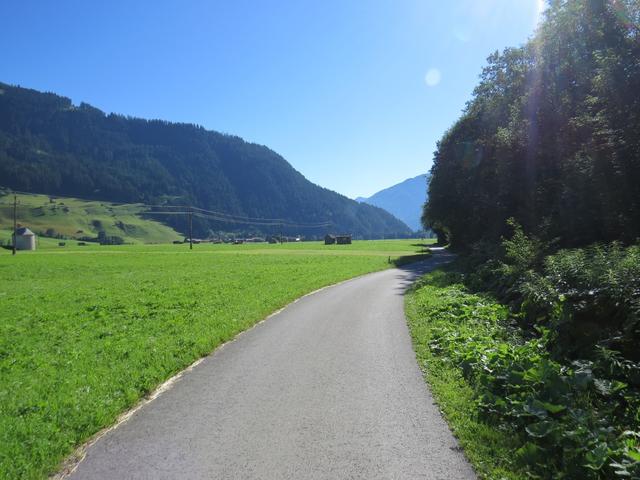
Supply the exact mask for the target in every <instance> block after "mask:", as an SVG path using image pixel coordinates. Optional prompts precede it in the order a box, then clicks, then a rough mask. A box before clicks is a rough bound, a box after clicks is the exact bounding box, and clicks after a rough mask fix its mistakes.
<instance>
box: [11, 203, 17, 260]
mask: <svg viewBox="0 0 640 480" xmlns="http://www.w3.org/2000/svg"><path fill="white" fill-rule="evenodd" d="M17 208H18V196H17V195H14V196H13V242H12V243H13V255H15V254H16V240H17V239H18V220H17V215H16V210H17Z"/></svg>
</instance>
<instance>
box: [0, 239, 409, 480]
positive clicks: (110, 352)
mask: <svg viewBox="0 0 640 480" xmlns="http://www.w3.org/2000/svg"><path fill="white" fill-rule="evenodd" d="M344 247H346V248H335V246H324V245H322V244H320V243H309V244H296V245H261V246H254V245H238V246H235V247H234V246H229V245H197V246H196V247H195V248H194V250H193V251H189V250H188V246H185V245H165V246H160V245H146V246H134V245H130V246H119V247H113V246H112V247H106V246H105V247H101V246H99V245H95V246H91V245H90V246H86V247H76V246H68V247H65V248H57V247H52V248H51V249H42V250H39V251H36V252H20V253H19V254H18V255H16V256H15V257H12V256H11V255H10V253H9V252H6V251H0V276H1V278H2V279H3V282H1V283H0V319H1V321H0V478H11V479H14V478H15V479H18V478H19V479H25V478H26V479H29V478H42V477H44V476H46V475H47V474H49V473H51V472H53V471H55V470H56V469H57V466H58V465H59V462H60V461H61V460H62V459H63V458H64V457H65V456H66V455H68V454H69V453H70V452H71V451H72V450H73V449H74V447H75V446H77V445H78V444H80V443H82V442H83V441H84V440H86V439H87V438H88V437H90V436H91V435H92V434H94V433H95V432H97V431H99V430H100V429H101V428H103V427H105V426H108V425H110V424H111V423H113V422H114V420H115V419H116V418H117V416H118V415H119V414H120V413H121V412H122V411H123V410H125V409H127V408H129V407H131V406H133V405H134V404H136V403H137V402H138V401H139V400H140V398H141V397H143V396H144V395H145V394H146V393H148V392H150V391H152V390H153V389H154V388H155V387H156V386H157V385H158V384H159V383H161V382H162V381H164V380H165V379H167V378H168V377H170V376H171V375H173V374H175V373H176V372H178V371H180V370H182V369H183V368H185V367H186V366H188V365H189V364H191V363H192V362H193V361H194V360H196V359H197V358H199V357H201V356H203V355H207V354H208V353H210V352H211V351H212V350H213V349H214V348H215V347H216V346H218V345H220V344H221V343H223V342H225V341H227V340H230V339H232V338H233V337H234V336H235V335H236V334H237V333H239V332H240V331H242V330H245V329H247V328H249V327H251V326H252V325H254V324H255V323H256V322H257V321H259V320H261V319H262V318H264V317H265V316H266V315H268V314H269V313H271V312H273V311H274V310H276V309H278V308H280V307H282V306H284V305H286V304H287V303H289V302H291V301H292V300H294V299H295V298H297V297H300V296H301V295H303V294H305V293H307V292H309V291H312V290H314V289H317V288H320V287H323V286H326V285H329V284H332V283H335V282H338V281H340V280H344V279H347V278H350V277H353V276H356V275H360V274H364V273H367V272H371V271H376V270H382V269H385V268H388V267H389V266H391V265H390V264H389V257H391V259H392V260H395V259H396V258H398V257H400V256H403V255H411V254H413V253H416V252H420V251H421V249H420V247H419V246H416V245H415V241H411V240H409V241H379V242H356V243H354V244H353V245H347V246H344Z"/></svg>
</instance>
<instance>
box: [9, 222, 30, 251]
mask: <svg viewBox="0 0 640 480" xmlns="http://www.w3.org/2000/svg"><path fill="white" fill-rule="evenodd" d="M12 237H13V244H14V245H15V246H16V250H35V249H36V234H35V233H33V232H32V231H31V230H29V229H28V228H27V227H20V228H18V229H17V230H16V231H15V233H14V234H13V235H12Z"/></svg>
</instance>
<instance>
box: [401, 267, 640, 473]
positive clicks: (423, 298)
mask: <svg viewBox="0 0 640 480" xmlns="http://www.w3.org/2000/svg"><path fill="white" fill-rule="evenodd" d="M464 279H465V278H464V276H461V275H457V277H456V276H455V275H453V274H449V275H448V276H446V277H443V276H442V275H433V274H432V275H429V276H427V277H426V278H425V280H423V281H422V282H421V283H420V285H419V287H418V290H417V291H416V292H415V293H414V294H413V295H414V296H415V297H416V298H415V300H414V303H415V305H417V307H416V309H415V312H416V316H417V317H419V319H420V320H415V319H414V320H412V325H415V323H416V322H417V321H420V322H422V323H423V324H427V325H428V328H427V329H426V330H425V329H423V330H421V332H423V335H427V336H428V339H422V340H421V339H417V340H416V343H417V344H418V347H419V344H420V343H421V342H426V344H427V345H428V348H429V349H430V351H431V352H432V353H433V354H434V355H436V356H438V357H439V358H444V359H447V361H449V362H451V363H452V364H454V365H455V366H457V367H458V368H459V369H460V371H461V372H462V373H463V375H464V377H465V379H467V381H468V383H469V385H470V386H471V387H472V388H473V390H474V392H475V396H476V399H477V408H478V412H479V413H480V414H481V416H482V418H483V419H484V420H485V421H486V422H489V423H490V424H491V425H494V426H495V427H496V428H498V429H499V430H502V431H503V432H504V434H505V435H508V436H513V437H515V438H516V439H517V443H518V445H519V447H518V449H517V451H516V452H515V456H514V459H513V462H514V468H518V467H519V468H523V469H524V470H525V471H526V473H527V475H528V476H529V477H531V478H557V479H560V478H562V479H605V478H606V479H609V478H640V428H639V424H640V390H639V389H638V388H637V385H635V386H634V385H632V384H630V383H627V381H628V379H630V378H633V377H634V376H638V372H640V365H639V364H637V363H634V362H632V361H630V360H628V359H625V358H624V357H623V356H622V355H621V354H620V353H619V352H615V351H612V350H610V349H607V348H605V347H599V348H598V349H597V350H596V352H595V354H594V359H593V360H584V359H583V360H573V361H569V360H563V359H554V358H553V357H552V354H551V348H550V346H551V345H552V344H553V343H554V342H555V337H556V335H555V333H554V332H553V331H551V330H550V329H548V328H545V327H539V328H538V329H537V331H536V332H535V335H532V332H527V331H525V330H522V329H521V328H519V327H518V323H517V322H515V321H514V319H513V318H512V316H511V315H510V313H509V309H508V308H506V307H504V306H502V305H500V304H498V303H497V302H496V301H495V300H492V299H491V298H490V297H487V296H485V295H473V294H470V293H468V291H467V290H466V288H465V287H464V286H463V285H462V284H460V283H458V284H454V283H452V282H456V281H461V280H464ZM412 331H414V332H415V331H416V330H415V328H412ZM424 332H428V333H426V334H424ZM625 380H627V381H625Z"/></svg>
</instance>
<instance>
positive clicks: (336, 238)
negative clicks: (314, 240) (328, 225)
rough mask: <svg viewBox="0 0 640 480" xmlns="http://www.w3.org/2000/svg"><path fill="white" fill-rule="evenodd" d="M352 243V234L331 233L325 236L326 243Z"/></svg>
mask: <svg viewBox="0 0 640 480" xmlns="http://www.w3.org/2000/svg"><path fill="white" fill-rule="evenodd" d="M350 243H351V235H345V234H342V235H329V234H327V235H326V236H325V237H324V244H325V245H335V244H338V245H349V244H350Z"/></svg>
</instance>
